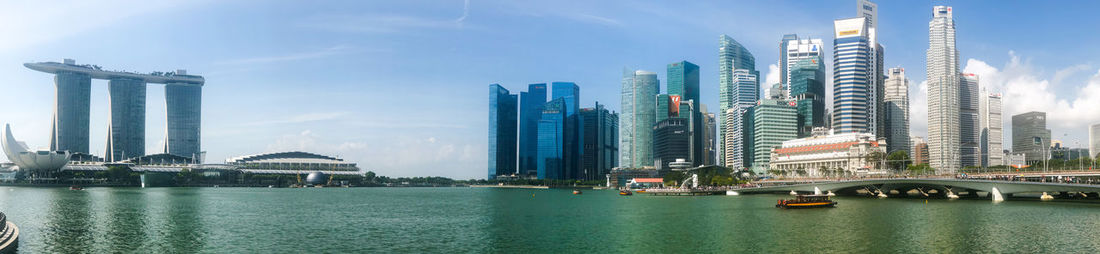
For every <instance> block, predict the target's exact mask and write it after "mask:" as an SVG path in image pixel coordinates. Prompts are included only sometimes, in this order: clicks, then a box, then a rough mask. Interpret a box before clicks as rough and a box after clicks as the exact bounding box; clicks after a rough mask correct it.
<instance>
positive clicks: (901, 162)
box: [886, 150, 909, 172]
mask: <svg viewBox="0 0 1100 254" xmlns="http://www.w3.org/2000/svg"><path fill="white" fill-rule="evenodd" d="M886 161H887V162H886V163H887V164H889V165H890V169H892V170H894V171H895V172H901V171H902V170H905V167H906V166H907V165H909V153H907V152H905V151H901V150H898V151H894V152H893V153H890V155H889V156H886Z"/></svg>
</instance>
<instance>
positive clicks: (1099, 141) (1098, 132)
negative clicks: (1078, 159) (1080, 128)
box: [1089, 123, 1100, 159]
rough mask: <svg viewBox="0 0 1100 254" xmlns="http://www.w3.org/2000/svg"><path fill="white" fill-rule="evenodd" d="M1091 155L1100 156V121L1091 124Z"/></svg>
mask: <svg viewBox="0 0 1100 254" xmlns="http://www.w3.org/2000/svg"><path fill="white" fill-rule="evenodd" d="M1089 156H1091V157H1092V158H1094V159H1095V158H1100V123H1098V124H1093V125H1092V126H1089Z"/></svg>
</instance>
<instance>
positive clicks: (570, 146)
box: [551, 82, 584, 179]
mask: <svg viewBox="0 0 1100 254" xmlns="http://www.w3.org/2000/svg"><path fill="white" fill-rule="evenodd" d="M551 89H553V95H552V96H553V99H558V98H561V99H562V101H563V102H562V103H564V104H563V106H564V110H565V147H564V149H563V151H565V158H564V168H565V173H564V175H563V177H564V179H580V178H581V177H582V176H581V174H582V172H581V158H582V156H584V152H583V149H584V144H583V142H582V140H581V137H583V136H584V133H582V131H583V129H582V128H581V126H582V123H581V118H580V115H578V114H577V112H578V111H579V110H580V97H581V88H580V86H577V84H576V83H573V82H553V83H551Z"/></svg>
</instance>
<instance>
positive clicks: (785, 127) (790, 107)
mask: <svg viewBox="0 0 1100 254" xmlns="http://www.w3.org/2000/svg"><path fill="white" fill-rule="evenodd" d="M797 119H798V105H797V102H794V101H788V100H761V101H760V103H759V104H758V105H756V107H754V108H753V122H754V124H753V127H754V131H753V149H754V151H753V153H754V155H753V164H752V169H753V171H754V172H756V173H758V174H763V173H764V172H765V171H766V170H767V168H768V162H769V161H771V153H772V149H773V148H775V147H777V146H780V145H782V144H783V141H787V140H792V139H796V138H798V120H797Z"/></svg>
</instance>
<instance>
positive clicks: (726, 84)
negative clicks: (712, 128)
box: [718, 35, 760, 167]
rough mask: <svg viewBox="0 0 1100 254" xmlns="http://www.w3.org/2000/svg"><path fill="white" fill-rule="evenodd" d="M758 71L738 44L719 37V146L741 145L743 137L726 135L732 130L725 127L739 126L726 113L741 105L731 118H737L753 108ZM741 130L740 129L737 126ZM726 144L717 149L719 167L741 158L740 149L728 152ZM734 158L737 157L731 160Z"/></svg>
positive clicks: (756, 98)
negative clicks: (730, 143) (737, 143)
mask: <svg viewBox="0 0 1100 254" xmlns="http://www.w3.org/2000/svg"><path fill="white" fill-rule="evenodd" d="M759 77H760V72H759V71H757V70H756V58H755V57H753V55H752V53H749V50H748V49H745V47H744V46H742V45H741V43H738V42H737V41H736V40H734V39H733V38H730V37H729V36H727V35H722V36H720V37H719V38H718V112H721V115H720V116H719V119H718V124H719V126H723V128H719V129H718V140H721V141H719V142H722V143H728V142H742V141H740V140H743V139H744V138H745V137H744V136H743V135H740V134H737V133H728V131H730V130H733V129H732V128H726V127H725V126H740V125H741V122H735V121H736V120H738V119H732V118H730V117H729V116H730V115H731V114H727V113H726V112H727V111H728V110H729V109H732V108H737V107H738V105H740V106H741V108H742V109H741V110H735V111H738V113H735V114H733V116H736V117H740V115H741V114H743V113H744V110H745V109H747V108H750V107H752V106H753V105H755V103H756V100H758V99H759V98H760V83H759V82H758V79H759ZM737 128H740V127H737ZM727 147H729V145H723V146H719V151H718V154H719V157H720V158H719V159H718V161H719V162H720V163H722V165H726V166H728V167H735V166H731V165H734V163H735V162H736V163H741V162H742V161H743V157H742V156H740V154H741V151H740V150H733V151H730V150H728V149H726V148H727ZM734 157H736V158H734Z"/></svg>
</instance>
